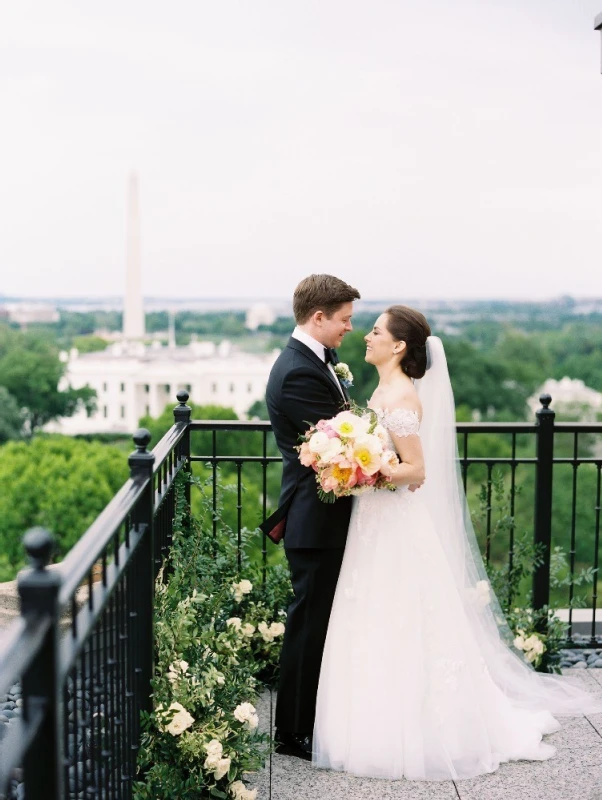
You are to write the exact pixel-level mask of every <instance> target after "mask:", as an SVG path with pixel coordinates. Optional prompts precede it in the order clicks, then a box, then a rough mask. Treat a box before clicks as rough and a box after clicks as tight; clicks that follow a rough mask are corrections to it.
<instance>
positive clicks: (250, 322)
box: [245, 303, 276, 331]
mask: <svg viewBox="0 0 602 800" xmlns="http://www.w3.org/2000/svg"><path fill="white" fill-rule="evenodd" d="M274 322H276V314H275V313H274V309H273V308H271V307H270V306H268V305H267V304H266V303H256V304H255V305H254V306H251V308H249V310H248V311H247V319H246V322H245V327H246V328H248V329H249V330H250V331H256V330H257V328H258V327H259V326H260V325H272V324H273V323H274Z"/></svg>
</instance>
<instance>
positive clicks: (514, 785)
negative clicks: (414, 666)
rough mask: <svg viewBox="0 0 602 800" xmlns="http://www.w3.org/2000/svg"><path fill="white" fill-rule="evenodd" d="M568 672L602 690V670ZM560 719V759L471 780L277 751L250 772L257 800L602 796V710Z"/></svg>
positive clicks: (555, 740) (574, 799) (555, 739)
mask: <svg viewBox="0 0 602 800" xmlns="http://www.w3.org/2000/svg"><path fill="white" fill-rule="evenodd" d="M563 674H564V676H565V677H564V680H565V681H567V682H568V681H570V682H572V683H577V684H579V685H580V686H583V687H584V688H586V689H587V690H588V691H591V692H595V693H598V694H600V695H602V669H591V670H590V669H588V670H574V669H567V670H564V672H563ZM270 705H272V708H273V705H274V703H273V699H272V703H270V695H269V694H266V695H264V696H263V697H262V699H261V707H260V708H259V709H258V711H259V713H260V720H262V723H263V726H264V730H267V728H268V723H269V719H270ZM559 719H560V721H561V722H562V730H560V731H557V732H556V733H553V734H550V735H549V736H547V737H546V742H549V743H550V744H553V745H555V746H556V748H557V753H556V756H555V757H554V758H552V759H550V760H549V761H536V762H526V761H514V762H510V763H506V764H502V765H501V766H500V768H499V769H498V771H497V772H494V773H493V774H491V775H484V776H481V777H478V778H473V779H471V780H465V781H444V782H428V783H427V782H416V781H405V780H404V781H383V780H375V779H368V778H355V777H352V776H350V775H345V774H343V773H339V772H328V771H326V770H318V769H315V768H314V767H312V766H311V764H309V763H308V762H306V761H302V760H301V759H298V758H292V757H290V756H279V755H273V756H272V760H271V765H270V763H268V764H267V765H266V767H265V769H263V770H262V771H261V772H260V773H257V774H255V775H251V776H249V777H250V780H249V786H251V787H253V786H256V787H257V788H258V793H257V800H602V714H597V715H592V716H589V717H563V718H559ZM270 767H271V769H270ZM270 773H271V774H270ZM270 779H271V780H270Z"/></svg>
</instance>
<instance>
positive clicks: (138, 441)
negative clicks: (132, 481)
mask: <svg viewBox="0 0 602 800" xmlns="http://www.w3.org/2000/svg"><path fill="white" fill-rule="evenodd" d="M132 438H133V439H134V444H135V445H136V450H135V451H134V452H133V453H132V454H131V456H130V457H129V458H128V466H129V468H130V477H132V478H134V477H136V476H137V475H143V476H144V477H146V476H149V477H150V476H151V475H152V474H153V464H154V463H155V454H154V453H149V452H147V449H146V448H147V447H148V445H149V444H150V440H151V435H150V432H149V431H147V429H146V428H138V430H137V431H136V433H135V434H134V436H133V437H132Z"/></svg>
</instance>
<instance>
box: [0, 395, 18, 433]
mask: <svg viewBox="0 0 602 800" xmlns="http://www.w3.org/2000/svg"><path fill="white" fill-rule="evenodd" d="M22 433H23V414H22V413H21V410H20V409H19V404H18V403H17V401H16V400H15V398H14V397H13V396H12V394H10V392H9V391H8V390H7V389H5V387H4V386H0V444H4V442H7V441H8V440H9V439H19V438H20V437H21V434H22Z"/></svg>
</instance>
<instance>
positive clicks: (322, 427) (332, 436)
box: [316, 419, 338, 439]
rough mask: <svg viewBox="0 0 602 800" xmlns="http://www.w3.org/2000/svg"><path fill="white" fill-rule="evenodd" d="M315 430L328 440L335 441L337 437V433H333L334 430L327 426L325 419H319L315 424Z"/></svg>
mask: <svg viewBox="0 0 602 800" xmlns="http://www.w3.org/2000/svg"><path fill="white" fill-rule="evenodd" d="M316 428H317V429H318V430H319V431H322V432H323V433H325V434H326V436H328V438H329V439H335V438H336V437H337V436H338V433H337V432H336V431H335V429H334V428H333V427H332V426H331V425H329V424H328V422H327V421H326V420H325V419H321V420H320V421H319V422H318V423H317V424H316Z"/></svg>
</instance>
